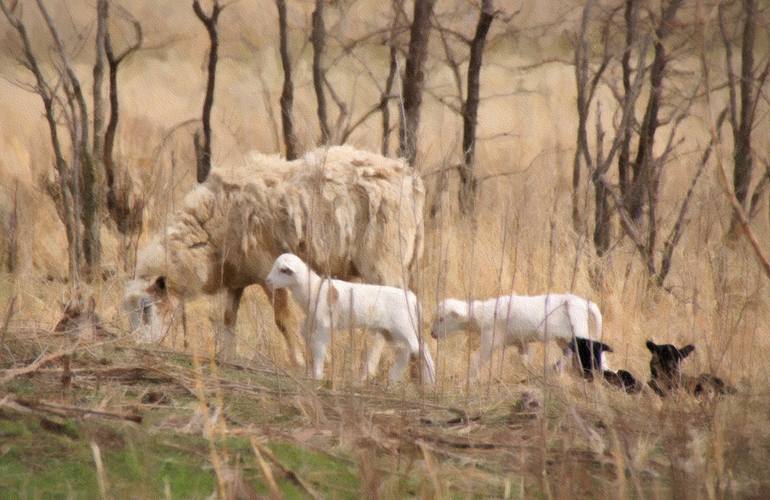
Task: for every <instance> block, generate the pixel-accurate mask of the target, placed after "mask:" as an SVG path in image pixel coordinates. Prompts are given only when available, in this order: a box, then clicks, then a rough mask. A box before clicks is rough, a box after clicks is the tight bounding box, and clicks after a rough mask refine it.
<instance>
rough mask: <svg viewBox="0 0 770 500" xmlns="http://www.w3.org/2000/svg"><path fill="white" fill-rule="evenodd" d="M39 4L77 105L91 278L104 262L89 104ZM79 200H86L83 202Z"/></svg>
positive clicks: (77, 192)
mask: <svg viewBox="0 0 770 500" xmlns="http://www.w3.org/2000/svg"><path fill="white" fill-rule="evenodd" d="M37 6H38V10H39V11H40V14H41V15H42V17H43V19H44V20H45V23H46V25H47V27H48V31H49V32H50V33H51V37H52V38H53V40H54V44H55V46H56V51H57V53H58V54H59V57H60V58H61V62H62V64H63V66H64V68H63V71H62V73H63V75H62V76H63V77H64V78H65V85H64V88H65V91H67V88H68V86H69V88H70V91H71V97H72V99H73V100H74V102H75V103H76V107H77V113H73V114H72V117H71V119H72V120H73V124H72V126H73V128H76V129H78V130H77V132H76V133H75V134H74V136H73V137H74V138H75V140H74V141H73V149H74V150H75V152H76V154H77V155H78V156H77V158H76V159H75V160H74V161H73V181H74V182H73V186H75V189H74V190H73V191H72V194H73V196H74V197H75V198H76V199H75V200H74V201H75V211H76V212H77V210H78V207H79V206H80V207H81V211H80V217H79V219H80V221H81V222H82V223H83V226H84V228H85V233H84V235H83V236H82V239H81V240H80V243H81V244H82V251H83V257H84V259H85V263H86V272H85V274H86V277H87V278H88V279H91V278H92V277H93V271H95V270H96V269H98V267H99V266H100V262H101V243H100V238H99V219H98V218H97V217H96V210H97V207H98V204H99V199H98V196H97V193H96V174H95V169H94V162H93V158H91V153H90V151H89V148H88V145H89V140H88V137H89V126H88V121H89V120H88V106H87V105H86V100H85V96H84V94H83V89H82V86H81V85H80V79H79V78H78V77H77V75H76V74H75V70H74V69H73V68H72V66H71V65H70V62H69V59H68V56H67V52H66V49H65V47H64V44H63V43H62V40H61V37H60V36H59V32H58V30H57V29H56V25H55V24H54V22H53V19H52V18H51V16H50V14H49V13H48V10H47V9H46V7H45V5H44V4H43V0H37ZM76 115H77V116H76ZM79 202H82V205H81V203H79ZM76 219H77V218H76ZM75 231H76V233H79V228H77V227H76V228H75Z"/></svg>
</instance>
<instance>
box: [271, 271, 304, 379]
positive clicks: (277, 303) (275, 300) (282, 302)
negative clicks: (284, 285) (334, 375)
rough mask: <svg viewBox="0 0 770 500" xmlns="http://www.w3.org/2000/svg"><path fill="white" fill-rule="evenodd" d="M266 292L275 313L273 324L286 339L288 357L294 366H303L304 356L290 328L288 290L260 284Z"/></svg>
mask: <svg viewBox="0 0 770 500" xmlns="http://www.w3.org/2000/svg"><path fill="white" fill-rule="evenodd" d="M262 288H263V289H264V290H265V293H266V294H267V298H268V300H270V301H271V302H272V304H273V313H274V315H275V326H277V327H278V331H280V332H281V335H283V338H284V340H285V341H286V348H287V349H288V350H289V359H290V360H291V362H292V364H294V366H298V367H301V366H305V356H304V351H303V349H302V347H301V346H300V345H299V342H297V337H296V335H294V333H292V331H291V329H290V325H291V323H292V321H291V309H290V307H289V291H288V290H286V289H280V290H275V291H272V290H270V289H269V288H268V287H267V286H265V285H262Z"/></svg>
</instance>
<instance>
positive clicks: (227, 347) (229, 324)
mask: <svg viewBox="0 0 770 500" xmlns="http://www.w3.org/2000/svg"><path fill="white" fill-rule="evenodd" d="M241 297H243V288H228V289H227V290H226V291H225V304H224V308H225V311H224V328H222V339H221V349H220V353H219V355H220V357H221V358H222V359H224V360H229V359H233V358H234V357H235V324H236V322H237V320H238V308H239V307H240V305H241Z"/></svg>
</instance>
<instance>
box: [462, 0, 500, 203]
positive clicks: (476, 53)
mask: <svg viewBox="0 0 770 500" xmlns="http://www.w3.org/2000/svg"><path fill="white" fill-rule="evenodd" d="M493 20H494V6H493V4H492V0H482V3H481V10H480V11H479V20H478V23H477V24H476V33H475V35H474V36H473V40H471V46H470V60H469V61H468V88H467V91H466V92H467V95H466V98H465V103H464V104H463V164H462V167H461V168H460V192H459V195H460V210H462V212H463V213H465V214H468V213H470V212H471V211H472V210H473V207H474V206H475V199H476V178H475V176H474V173H473V167H474V161H475V156H476V125H477V124H478V114H479V87H480V80H481V62H482V59H483V56H484V45H485V43H486V40H487V34H488V33H489V27H490V26H491V25H492V21H493Z"/></svg>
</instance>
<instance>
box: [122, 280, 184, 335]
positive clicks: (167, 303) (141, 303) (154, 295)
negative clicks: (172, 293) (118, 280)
mask: <svg viewBox="0 0 770 500" xmlns="http://www.w3.org/2000/svg"><path fill="white" fill-rule="evenodd" d="M123 309H124V310H125V311H126V312H127V313H128V317H129V320H130V321H131V329H132V331H134V332H136V333H137V334H138V335H139V337H140V338H141V339H142V340H143V341H145V342H156V341H158V340H160V339H161V338H162V337H163V335H164V333H165V332H167V331H168V329H169V327H170V322H171V316H172V314H171V313H172V310H173V306H172V304H171V299H170V297H169V294H168V289H167V286H166V278H165V277H164V276H157V277H155V278H153V279H141V278H140V279H134V280H131V281H129V282H128V283H126V288H125V293H124V295H123Z"/></svg>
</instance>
